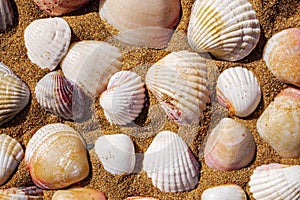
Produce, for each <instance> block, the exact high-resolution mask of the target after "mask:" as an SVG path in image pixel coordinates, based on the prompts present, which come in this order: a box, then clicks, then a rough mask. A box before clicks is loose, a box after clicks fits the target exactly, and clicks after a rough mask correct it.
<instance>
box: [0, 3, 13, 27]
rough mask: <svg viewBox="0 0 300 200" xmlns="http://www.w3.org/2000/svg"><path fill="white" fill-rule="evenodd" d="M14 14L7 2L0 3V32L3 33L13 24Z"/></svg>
mask: <svg viewBox="0 0 300 200" xmlns="http://www.w3.org/2000/svg"><path fill="white" fill-rule="evenodd" d="M13 17H14V12H13V9H12V6H11V3H10V1H9V0H1V1H0V31H5V30H6V29H7V27H8V26H11V25H12V24H13Z"/></svg>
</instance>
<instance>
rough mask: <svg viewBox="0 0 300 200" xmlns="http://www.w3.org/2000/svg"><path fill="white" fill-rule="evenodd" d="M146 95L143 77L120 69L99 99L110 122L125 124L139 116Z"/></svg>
mask: <svg viewBox="0 0 300 200" xmlns="http://www.w3.org/2000/svg"><path fill="white" fill-rule="evenodd" d="M145 96H146V95H145V88H144V83H143V82H142V79H141V77H140V76H139V75H137V74H136V73H134V72H130V71H120V72H117V73H115V74H114V75H113V76H112V77H111V78H110V80H109V82H108V86H107V90H106V91H104V92H103V93H102V94H101V96H100V99H99V101H100V105H101V106H102V108H103V109H104V114H105V116H106V119H107V120H108V121H109V122H110V123H114V124H118V125H125V124H128V123H130V122H132V121H133V120H134V119H135V118H136V117H137V116H139V114H140V112H141V111H142V109H143V107H144V103H145Z"/></svg>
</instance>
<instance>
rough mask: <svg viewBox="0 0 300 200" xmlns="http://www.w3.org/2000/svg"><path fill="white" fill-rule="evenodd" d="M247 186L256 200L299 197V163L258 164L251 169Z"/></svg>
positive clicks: (290, 199)
mask: <svg viewBox="0 0 300 200" xmlns="http://www.w3.org/2000/svg"><path fill="white" fill-rule="evenodd" d="M249 186H250V192H251V193H252V194H253V197H254V198H255V199H256V200H264V199H272V200H281V199H284V200H294V199H295V200H296V199H300V165H281V164H278V163H272V164H269V165H262V166H259V167H257V168H256V169H255V170H254V171H253V174H252V175H251V177H250V182H249Z"/></svg>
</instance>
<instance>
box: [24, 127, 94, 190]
mask: <svg viewBox="0 0 300 200" xmlns="http://www.w3.org/2000/svg"><path fill="white" fill-rule="evenodd" d="M25 161H26V163H27V165H28V167H29V171H30V175H31V178H32V180H33V182H34V183H35V184H36V185H37V186H38V187H40V188H42V189H59V188H63V187H66V186H69V185H71V184H73V183H76V182H79V181H81V180H83V179H84V178H86V177H87V175H88V174H89V163H88V158H87V150H86V143H85V141H84V139H83V137H82V136H81V135H80V134H79V133H78V132H76V131H75V130H74V129H73V128H71V127H69V126H67V125H64V124H59V123H57V124H48V125H46V126H43V127H42V128H40V129H39V130H38V131H37V132H36V133H35V134H34V135H33V137H32V138H31V139H30V141H29V143H28V145H27V148H26V152H25Z"/></svg>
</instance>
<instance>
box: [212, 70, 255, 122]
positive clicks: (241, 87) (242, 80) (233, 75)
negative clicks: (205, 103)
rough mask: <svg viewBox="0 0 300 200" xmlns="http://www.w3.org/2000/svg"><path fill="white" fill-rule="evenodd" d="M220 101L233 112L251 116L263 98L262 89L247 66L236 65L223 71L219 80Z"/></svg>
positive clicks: (218, 96)
mask: <svg viewBox="0 0 300 200" xmlns="http://www.w3.org/2000/svg"><path fill="white" fill-rule="evenodd" d="M217 98H218V101H219V103H220V104H221V105H222V106H224V107H225V108H227V109H228V110H229V111H230V112H231V113H232V114H234V115H236V116H239V117H247V116H249V115H250V114H251V113H252V112H253V111H254V110H255V109H256V107H257V105H258V104H259V102H260V99H261V90H260V86H259V83H258V81H257V79H256V77H255V76H254V74H253V73H252V72H251V71H249V70H248V69H246V68H242V67H234V68H229V69H226V70H225V71H223V73H221V75H220V76H219V78H218V81H217Z"/></svg>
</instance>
